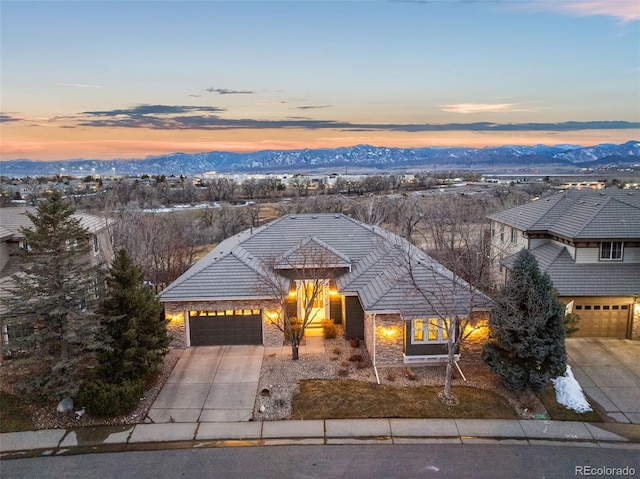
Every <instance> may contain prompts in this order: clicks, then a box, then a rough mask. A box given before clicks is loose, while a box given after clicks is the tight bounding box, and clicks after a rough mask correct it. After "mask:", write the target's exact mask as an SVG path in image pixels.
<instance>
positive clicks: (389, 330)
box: [380, 326, 398, 339]
mask: <svg viewBox="0 0 640 479" xmlns="http://www.w3.org/2000/svg"><path fill="white" fill-rule="evenodd" d="M397 329H398V328H396V327H395V326H382V328H380V332H381V333H382V336H384V337H385V338H386V339H393V338H394V337H396V336H397V335H398V331H397Z"/></svg>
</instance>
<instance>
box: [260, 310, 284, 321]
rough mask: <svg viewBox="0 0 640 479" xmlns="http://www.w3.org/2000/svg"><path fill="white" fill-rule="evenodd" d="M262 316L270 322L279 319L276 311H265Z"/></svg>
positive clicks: (278, 313)
mask: <svg viewBox="0 0 640 479" xmlns="http://www.w3.org/2000/svg"><path fill="white" fill-rule="evenodd" d="M264 315H265V316H266V317H267V318H268V319H269V320H270V321H276V320H277V319H278V318H279V317H280V312H278V311H265V312H264Z"/></svg>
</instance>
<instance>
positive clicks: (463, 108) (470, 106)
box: [440, 103, 531, 114]
mask: <svg viewBox="0 0 640 479" xmlns="http://www.w3.org/2000/svg"><path fill="white" fill-rule="evenodd" d="M440 106H441V107H442V111H446V112H448V113H463V114H468V113H508V112H515V111H518V112H521V111H531V110H527V109H524V108H521V107H519V106H518V105H517V104H515V103H456V104H453V105H440Z"/></svg>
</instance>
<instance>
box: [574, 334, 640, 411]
mask: <svg viewBox="0 0 640 479" xmlns="http://www.w3.org/2000/svg"><path fill="white" fill-rule="evenodd" d="M566 344H567V353H568V355H569V364H570V365H571V367H572V369H573V374H574V376H575V377H576V379H577V380H578V382H579V383H580V385H581V386H582V389H583V390H584V392H585V393H586V394H588V395H589V397H591V399H593V400H594V401H596V402H598V403H599V404H600V405H601V406H602V407H603V408H604V409H605V411H607V415H608V416H609V417H610V418H611V419H614V420H615V421H616V422H625V423H629V422H630V423H635V424H640V341H631V340H629V339H605V338H569V339H567V341H566Z"/></svg>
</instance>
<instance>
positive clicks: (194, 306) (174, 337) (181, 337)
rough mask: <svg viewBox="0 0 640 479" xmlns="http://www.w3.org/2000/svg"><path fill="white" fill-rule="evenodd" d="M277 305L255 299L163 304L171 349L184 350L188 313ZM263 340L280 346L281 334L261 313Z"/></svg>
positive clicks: (274, 302)
mask: <svg viewBox="0 0 640 479" xmlns="http://www.w3.org/2000/svg"><path fill="white" fill-rule="evenodd" d="M279 307H280V306H279V303H278V301H275V300H268V299H257V300H240V301H229V300H227V301H184V302H177V301H176V302H167V303H164V310H165V317H166V318H167V320H169V322H168V323H167V330H168V332H169V335H170V336H171V347H176V348H186V346H187V330H186V326H185V318H186V317H187V314H188V313H189V311H222V310H227V309H261V310H263V311H264V310H271V311H273V310H277V309H279ZM262 321H263V338H264V345H265V346H282V344H283V341H284V337H283V334H282V332H281V331H280V330H279V329H278V328H277V327H276V326H275V325H273V324H272V323H271V321H269V319H268V318H267V317H266V316H265V315H264V313H263V318H262Z"/></svg>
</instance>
